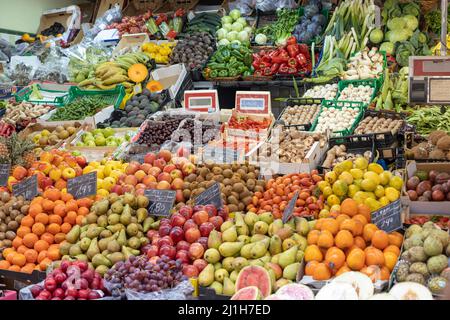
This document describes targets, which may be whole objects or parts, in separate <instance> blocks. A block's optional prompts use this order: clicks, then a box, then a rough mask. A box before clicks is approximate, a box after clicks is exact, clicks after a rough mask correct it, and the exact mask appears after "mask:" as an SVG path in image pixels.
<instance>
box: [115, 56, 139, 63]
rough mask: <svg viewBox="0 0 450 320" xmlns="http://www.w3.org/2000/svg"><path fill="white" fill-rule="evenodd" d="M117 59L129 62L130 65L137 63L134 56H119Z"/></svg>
mask: <svg viewBox="0 0 450 320" xmlns="http://www.w3.org/2000/svg"><path fill="white" fill-rule="evenodd" d="M119 60H120V61H124V62H127V63H130V64H131V65H133V64H136V63H138V61H137V59H136V58H135V57H129V56H124V57H119Z"/></svg>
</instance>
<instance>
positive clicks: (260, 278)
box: [236, 266, 272, 298]
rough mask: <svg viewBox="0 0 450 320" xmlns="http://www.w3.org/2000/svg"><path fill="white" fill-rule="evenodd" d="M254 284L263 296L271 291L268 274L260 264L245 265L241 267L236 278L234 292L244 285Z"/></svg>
mask: <svg viewBox="0 0 450 320" xmlns="http://www.w3.org/2000/svg"><path fill="white" fill-rule="evenodd" d="M251 286H255V287H257V288H258V289H259V291H260V292H261V294H262V296H263V297H264V298H265V297H267V296H268V295H270V294H271V293H272V284H271V279H270V275H269V273H268V272H267V270H266V269H264V268H263V267H260V266H247V267H245V268H243V269H242V270H241V271H240V272H239V275H238V277H237V279H236V293H237V292H238V291H239V290H240V289H242V288H245V287H251Z"/></svg>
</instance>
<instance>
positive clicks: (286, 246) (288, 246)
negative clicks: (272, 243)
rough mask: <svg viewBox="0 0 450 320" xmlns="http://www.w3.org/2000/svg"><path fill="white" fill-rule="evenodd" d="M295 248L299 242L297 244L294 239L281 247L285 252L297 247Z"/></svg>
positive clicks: (286, 240) (290, 239)
mask: <svg viewBox="0 0 450 320" xmlns="http://www.w3.org/2000/svg"><path fill="white" fill-rule="evenodd" d="M295 246H297V242H295V240H294V239H292V238H289V239H285V240H284V241H283V243H282V245H281V247H282V248H283V251H286V250H287V249H289V248H292V247H295Z"/></svg>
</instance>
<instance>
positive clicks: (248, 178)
mask: <svg viewBox="0 0 450 320" xmlns="http://www.w3.org/2000/svg"><path fill="white" fill-rule="evenodd" d="M250 179H253V180H255V179H256V174H255V173H254V172H249V173H247V181H248V180H250Z"/></svg>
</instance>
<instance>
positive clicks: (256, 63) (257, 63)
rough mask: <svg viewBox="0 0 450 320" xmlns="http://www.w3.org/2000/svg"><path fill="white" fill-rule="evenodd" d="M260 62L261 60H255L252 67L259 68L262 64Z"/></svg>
mask: <svg viewBox="0 0 450 320" xmlns="http://www.w3.org/2000/svg"><path fill="white" fill-rule="evenodd" d="M260 63H261V61H259V60H255V61H253V62H252V67H253V68H255V69H257V70H258V69H259V66H260Z"/></svg>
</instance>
